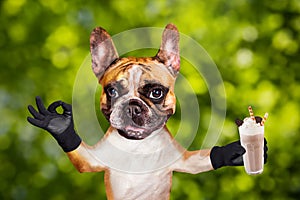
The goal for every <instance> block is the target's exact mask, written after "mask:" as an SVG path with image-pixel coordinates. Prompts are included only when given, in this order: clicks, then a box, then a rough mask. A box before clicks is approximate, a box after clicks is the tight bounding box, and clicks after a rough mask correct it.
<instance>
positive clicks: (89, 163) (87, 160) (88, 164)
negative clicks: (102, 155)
mask: <svg viewBox="0 0 300 200" xmlns="http://www.w3.org/2000/svg"><path fill="white" fill-rule="evenodd" d="M94 151H96V147H95V146H89V145H87V144H86V143H85V142H81V144H80V145H79V147H78V148H77V149H75V150H73V151H71V152H68V153H67V155H68V157H69V159H70V161H71V162H72V163H73V165H74V166H75V168H76V169H77V170H78V171H79V172H81V173H82V172H99V171H103V170H105V169H106V168H105V166H104V165H101V164H100V162H99V160H97V158H96V157H95V156H94Z"/></svg>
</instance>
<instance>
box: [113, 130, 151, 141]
mask: <svg viewBox="0 0 300 200" xmlns="http://www.w3.org/2000/svg"><path fill="white" fill-rule="evenodd" d="M117 130H118V132H119V134H120V135H121V136H123V137H125V138H127V139H130V140H142V139H144V138H146V137H147V136H149V135H150V134H151V133H147V132H145V131H144V130H130V129H128V130H121V129H117Z"/></svg>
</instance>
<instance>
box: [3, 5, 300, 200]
mask: <svg viewBox="0 0 300 200" xmlns="http://www.w3.org/2000/svg"><path fill="white" fill-rule="evenodd" d="M0 6H1V7H0V24H1V25H0V47H1V48H0V114H1V115H0V116H1V117H0V119H1V120H0V161H1V163H0V199H18V200H19V199H20V200H21V199H30V200H31V199H51V200H60V199H62V200H63V199H105V188H104V183H103V173H86V174H79V173H78V172H77V171H76V170H75V168H74V167H73V166H72V164H71V163H70V162H69V160H68V158H67V157H66V155H65V154H64V153H63V151H62V150H61V149H60V148H59V147H58V145H57V144H56V142H55V141H54V140H53V139H52V138H51V136H50V135H49V134H48V133H45V131H42V130H40V129H37V128H35V127H33V126H30V125H29V124H28V123H27V121H26V117H27V116H28V112H27V109H26V107H27V105H28V104H33V103H34V97H35V96H36V95H40V96H42V98H43V99H44V101H45V102H46V104H49V103H51V102H52V101H54V100H57V99H62V100H64V101H66V102H71V101H72V87H73V84H74V80H75V75H76V73H77V70H78V68H79V67H80V65H81V63H82V61H83V60H84V58H85V57H86V55H87V54H88V53H89V35H90V32H91V30H92V29H93V28H94V27H96V26H102V27H104V28H105V29H106V30H108V31H109V32H110V33H111V35H114V34H117V33H120V32H122V31H125V30H128V29H132V28H137V27H164V26H165V25H166V24H167V23H170V22H172V23H174V24H176V26H177V27H178V29H179V30H180V32H181V33H184V34H186V35H188V36H190V37H192V38H193V39H195V40H196V41H197V42H199V44H201V45H202V46H203V47H204V48H205V49H206V51H207V52H208V53H209V55H210V56H211V57H212V59H213V60H214V61H215V63H216V64H217V66H218V69H219V71H220V73H221V75H222V78H223V80H224V86H225V89H226V100H227V116H226V121H225V124H224V127H223V130H222V134H221V136H220V138H219V140H218V143H217V144H218V145H225V144H226V143H228V142H231V141H234V140H236V139H238V135H237V128H236V126H235V125H234V120H235V118H236V117H243V116H246V115H247V109H246V108H247V106H248V105H252V106H253V108H254V111H255V112H256V113H258V114H260V115H262V114H264V112H266V111H268V112H269V119H268V121H267V124H266V137H267V139H268V146H269V158H268V163H267V165H265V170H264V173H263V174H262V175H259V176H248V175H247V174H246V173H245V172H244V170H243V168H242V167H227V168H221V169H219V170H217V171H212V172H206V173H202V174H198V175H190V174H182V173H175V174H174V178H173V187H172V195H171V199H191V200H195V199H253V200H256V199H272V200H273V199H298V198H299V195H300V178H299V177H300V135H299V134H300V127H299V126H300V125H299V124H300V111H299V110H300V104H299V102H300V84H299V81H300V62H299V61H300V51H299V48H300V47H299V44H300V1H298V0H274V1H259V0H231V1H226V0H212V1H207V2H205V1H196V0H190V1H180V0H177V1H176V0H169V1H158V0H153V1H150V0H149V1H135V0H130V1H121V0H119V1H117V0H112V1H79V0H74V1H61V0H51V1H47V0H2V1H0ZM141 56H144V55H141ZM184 65H185V64H184V62H183V64H182V68H184ZM185 74H186V77H187V78H188V79H189V80H190V81H191V84H192V85H193V87H194V88H196V89H195V91H196V93H197V97H198V99H199V102H200V103H199V104H200V110H201V121H200V129H199V134H198V135H197V137H196V138H195V140H194V142H193V143H192V145H191V146H190V147H189V149H190V150H195V149H198V148H200V146H201V139H203V138H202V137H201V131H203V130H204V129H205V127H206V126H207V123H208V122H209V121H207V118H206V117H205V116H208V115H209V111H210V99H209V94H208V90H207V89H206V87H205V83H204V82H203V80H201V79H199V77H196V76H195V75H194V73H189V72H188V71H187V70H185ZM95 81H96V80H95ZM197 84H199V87H197ZM197 88H198V89H197ZM176 117H177V116H175V117H174V119H173V120H174V121H175V122H176V120H177V121H178V120H179V119H176ZM170 124H171V125H172V121H171V122H170ZM174 124H176V123H174ZM79 134H80V135H84V133H79ZM98 139H99V138H96V139H95V140H98ZM162 184H163V183H162Z"/></svg>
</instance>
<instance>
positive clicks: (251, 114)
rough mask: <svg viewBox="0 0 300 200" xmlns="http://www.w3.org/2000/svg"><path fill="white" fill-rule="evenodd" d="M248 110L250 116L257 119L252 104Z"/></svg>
mask: <svg viewBox="0 0 300 200" xmlns="http://www.w3.org/2000/svg"><path fill="white" fill-rule="evenodd" d="M248 111H249V114H250V118H251V119H252V120H254V121H255V117H254V114H253V110H252V107H251V106H248Z"/></svg>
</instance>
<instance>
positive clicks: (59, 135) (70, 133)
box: [27, 96, 81, 152]
mask: <svg viewBox="0 0 300 200" xmlns="http://www.w3.org/2000/svg"><path fill="white" fill-rule="evenodd" d="M36 105H37V108H38V111H37V110H36V109H34V107H33V106H32V105H29V106H28V110H29V112H30V113H31V114H32V116H33V117H34V118H32V117H27V120H28V122H29V123H31V124H32V125H34V126H37V127H40V128H42V129H44V130H47V131H48V132H49V133H51V135H52V136H53V137H54V138H55V139H56V141H57V142H58V144H59V145H60V146H61V147H62V148H63V150H64V151H65V152H70V151H73V150H74V149H76V148H77V147H78V146H79V145H80V143H81V138H80V137H79V136H78V135H77V134H76V132H75V130H74V124H73V117H72V106H71V105H70V104H67V103H64V102H62V101H55V102H53V103H52V104H51V105H50V106H49V107H48V109H46V108H45V106H44V104H43V102H42V99H41V98H40V97H39V96H37V97H36ZM59 106H61V107H62V108H63V113H62V114H59V113H57V111H56V109H57V108H58V107H59Z"/></svg>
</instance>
